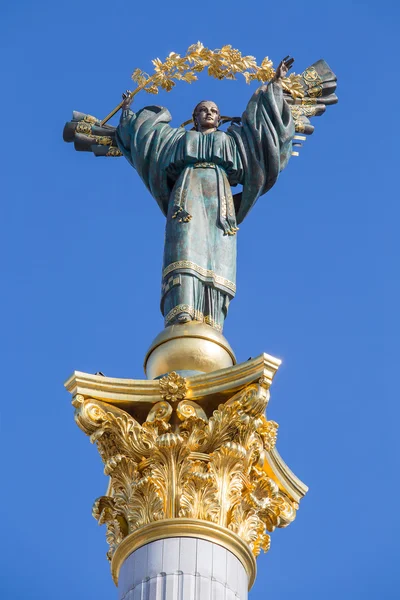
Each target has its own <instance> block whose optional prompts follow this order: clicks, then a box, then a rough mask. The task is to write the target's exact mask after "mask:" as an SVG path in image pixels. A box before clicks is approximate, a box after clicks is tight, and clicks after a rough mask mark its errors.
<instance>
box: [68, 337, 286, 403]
mask: <svg viewBox="0 0 400 600" xmlns="http://www.w3.org/2000/svg"><path fill="white" fill-rule="evenodd" d="M180 327H181V326H180ZM210 329H211V328H210ZM211 331H212V330H211ZM280 364H281V361H280V360H279V359H278V358H275V357H273V356H270V355H269V354H261V355H260V356H258V357H257V358H253V359H251V360H248V361H246V362H244V363H240V364H237V365H234V366H232V367H229V368H227V369H220V370H219V371H213V372H212V373H203V374H201V375H195V376H193V377H187V378H186V382H187V386H188V395H187V398H190V399H191V400H194V401H196V402H200V403H203V402H206V401H208V399H210V398H213V399H214V405H218V403H219V402H222V401H224V400H226V399H227V398H228V397H229V396H231V395H232V394H234V393H236V392H238V391H240V390H241V389H243V388H244V387H245V386H246V385H249V384H251V383H255V382H256V381H258V380H259V379H260V378H261V377H264V378H265V380H266V382H267V384H268V385H271V383H272V380H273V378H274V376H275V374H276V372H277V370H278V368H279V366H280ZM65 387H66V388H67V390H68V391H69V392H70V393H71V394H72V396H75V395H76V394H81V395H83V396H84V397H85V398H95V399H97V400H101V401H102V402H107V403H109V404H113V405H115V406H119V407H121V408H124V409H125V410H128V412H130V410H136V408H137V407H140V408H142V407H143V408H147V409H149V408H150V407H151V405H152V404H155V403H156V402H159V400H160V399H161V397H160V386H159V381H158V380H148V379H118V378H116V377H103V376H101V375H92V374H90V373H83V372H81V371H74V373H73V374H72V375H71V377H70V378H69V379H68V380H67V381H66V382H65Z"/></svg>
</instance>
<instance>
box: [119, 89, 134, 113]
mask: <svg viewBox="0 0 400 600" xmlns="http://www.w3.org/2000/svg"><path fill="white" fill-rule="evenodd" d="M131 93H132V92H131V91H130V90H126V92H124V93H123V94H122V110H127V109H128V108H130V105H131V104H132V101H133V98H131Z"/></svg>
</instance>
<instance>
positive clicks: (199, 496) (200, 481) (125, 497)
mask: <svg viewBox="0 0 400 600" xmlns="http://www.w3.org/2000/svg"><path fill="white" fill-rule="evenodd" d="M163 379H164V383H163V385H162V386H161V383H160V390H163V393H165V395H168V396H170V400H169V402H168V401H167V400H162V401H160V402H158V403H155V404H154V405H153V408H152V409H151V410H150V411H149V413H148V416H147V418H146V419H145V420H144V421H143V422H142V423H140V422H139V421H137V420H136V419H135V418H134V417H133V416H131V415H130V414H128V413H127V412H125V411H123V410H121V409H120V408H117V407H115V406H111V405H108V404H106V403H105V402H102V401H100V400H95V399H93V398H87V399H82V398H80V399H79V401H78V402H76V403H75V408H76V421H77V423H78V425H79V426H80V428H81V429H82V430H83V431H84V432H85V433H87V434H88V435H89V436H90V438H91V440H92V442H94V443H96V445H97V447H98V449H99V452H100V455H101V457H102V459H103V462H104V465H105V468H104V472H105V474H106V475H108V476H109V477H110V485H109V489H108V491H107V494H106V495H105V496H102V497H101V498H99V499H98V500H96V502H95V504H94V507H93V516H94V517H95V518H96V519H97V520H98V522H99V524H106V526H107V534H106V537H107V541H108V543H109V551H108V554H107V556H108V558H109V559H110V560H111V559H112V557H113V555H114V553H115V550H116V549H117V548H118V546H119V544H121V542H122V541H123V540H124V539H125V538H126V537H127V536H129V535H130V534H132V533H134V532H136V531H138V530H139V529H140V528H141V527H144V526H148V525H149V524H151V523H154V522H156V521H162V520H165V519H167V520H168V519H178V520H179V519H184V518H191V519H196V520H200V521H207V522H210V523H214V524H215V525H216V526H220V527H223V528H226V529H227V530H230V531H232V532H233V533H235V534H237V535H238V536H239V537H240V538H241V539H242V540H243V541H244V542H245V543H246V544H247V545H248V546H249V548H250V549H251V551H252V553H253V554H254V555H255V556H256V555H257V554H258V553H259V552H260V551H261V550H262V549H263V550H264V551H266V550H268V548H269V545H270V538H269V535H268V533H267V531H268V532H271V531H273V530H274V529H275V528H276V527H285V526H286V525H288V524H289V523H290V522H291V521H293V520H294V518H295V516H296V509H297V507H298V505H297V503H296V502H295V501H294V500H293V499H292V498H291V497H290V496H289V495H288V494H287V493H286V492H285V491H284V490H283V489H282V488H281V487H280V486H279V485H278V482H277V481H274V480H273V479H272V478H271V477H270V476H269V475H268V474H267V473H266V471H265V470H264V466H263V465H264V463H265V457H266V456H267V455H268V454H269V453H270V452H271V451H272V449H273V447H274V445H275V441H276V433H277V424H276V423H275V422H274V421H268V420H267V419H266V417H265V416H264V410H265V407H266V405H267V402H268V399H269V392H268V389H267V388H268V384H267V381H266V380H263V381H262V382H260V381H259V382H258V384H256V383H253V384H250V385H247V386H245V387H244V388H243V389H241V390H240V391H239V392H237V393H236V394H234V395H233V396H232V397H231V398H230V399H228V400H227V401H225V402H224V403H222V404H220V405H219V406H218V408H217V409H216V410H213V411H212V410H211V411H210V410H209V411H208V413H207V412H206V411H205V410H204V409H203V408H202V407H201V406H200V405H199V404H197V403H196V402H193V401H191V400H187V399H181V400H180V402H179V404H177V405H176V406H175V408H173V407H172V406H171V404H170V402H171V403H175V402H176V400H177V399H178V398H182V397H184V396H185V395H186V394H187V389H188V386H187V382H186V381H185V379H184V378H182V377H180V376H179V375H177V374H173V373H170V374H169V376H166V377H165V378H163ZM161 381H162V380H161ZM171 383H173V384H174V386H176V387H171ZM174 411H175V412H176V416H173V414H174Z"/></svg>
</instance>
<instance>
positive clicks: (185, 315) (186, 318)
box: [175, 312, 192, 323]
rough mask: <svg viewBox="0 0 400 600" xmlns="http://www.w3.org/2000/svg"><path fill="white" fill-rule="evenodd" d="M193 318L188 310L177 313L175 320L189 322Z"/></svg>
mask: <svg viewBox="0 0 400 600" xmlns="http://www.w3.org/2000/svg"><path fill="white" fill-rule="evenodd" d="M191 320H192V317H191V316H190V315H189V313H187V312H181V313H179V315H177V317H176V319H175V322H176V323H188V322H189V321H191Z"/></svg>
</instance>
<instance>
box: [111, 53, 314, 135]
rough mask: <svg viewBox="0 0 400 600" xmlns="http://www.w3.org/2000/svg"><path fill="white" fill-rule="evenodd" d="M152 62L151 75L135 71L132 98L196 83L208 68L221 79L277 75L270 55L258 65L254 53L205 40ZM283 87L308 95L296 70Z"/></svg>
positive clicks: (261, 78) (296, 95)
mask: <svg viewBox="0 0 400 600" xmlns="http://www.w3.org/2000/svg"><path fill="white" fill-rule="evenodd" d="M152 63H153V65H154V74H153V75H149V74H148V73H146V72H145V71H142V70H141V69H135V70H134V72H133V73H132V79H133V81H134V82H135V83H136V84H137V87H136V88H135V89H134V90H133V92H131V93H130V96H129V97H130V98H131V99H132V98H133V97H134V96H136V94H138V93H139V92H141V91H142V90H144V91H145V92H147V93H148V94H158V91H159V88H161V89H163V90H165V91H166V92H170V91H171V90H172V89H173V88H174V87H175V85H176V82H177V81H186V82H187V83H193V81H197V79H198V77H197V73H201V72H202V71H204V70H205V69H207V73H208V75H209V76H210V77H214V78H215V79H220V80H222V79H236V75H237V74H241V75H243V77H244V78H245V80H246V83H251V82H252V81H260V82H261V83H266V82H268V81H271V79H273V77H274V75H275V70H274V68H273V66H272V65H273V63H272V61H271V60H270V59H269V58H268V56H266V57H265V58H264V59H263V60H262V62H261V64H260V65H258V64H257V61H256V59H255V58H254V56H243V55H242V53H241V52H240V51H239V50H236V49H235V48H232V46H230V45H226V46H223V47H222V48H220V49H216V50H210V49H209V48H205V47H204V46H203V44H202V43H201V42H197V44H193V45H192V46H189V48H188V49H187V52H186V54H185V56H181V55H180V54H177V53H176V52H171V53H170V54H169V55H168V57H167V58H166V59H165V61H164V62H162V61H161V60H160V59H159V58H155V59H154V60H153V61H152ZM282 87H283V89H284V90H285V91H286V92H288V93H289V94H291V96H292V97H293V98H303V97H304V90H303V87H302V85H301V78H300V75H295V74H294V73H292V74H291V75H289V76H288V77H286V79H283V80H282ZM123 103H124V101H122V102H120V103H119V104H118V106H116V107H115V108H114V110H113V111H111V112H110V114H108V115H107V116H106V117H105V118H104V119H103V120H102V121H101V125H104V124H105V123H107V121H109V120H110V119H111V117H113V116H114V115H115V114H116V113H117V112H118V111H119V110H120V109H121V108H122V105H123Z"/></svg>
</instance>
